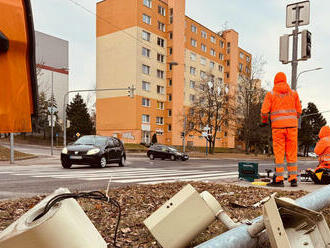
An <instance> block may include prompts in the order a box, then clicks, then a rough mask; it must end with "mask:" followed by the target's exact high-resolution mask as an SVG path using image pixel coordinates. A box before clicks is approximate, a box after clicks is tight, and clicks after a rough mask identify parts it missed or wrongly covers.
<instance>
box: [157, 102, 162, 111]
mask: <svg viewBox="0 0 330 248" xmlns="http://www.w3.org/2000/svg"><path fill="white" fill-rule="evenodd" d="M157 108H158V109H161V110H164V103H163V102H157Z"/></svg>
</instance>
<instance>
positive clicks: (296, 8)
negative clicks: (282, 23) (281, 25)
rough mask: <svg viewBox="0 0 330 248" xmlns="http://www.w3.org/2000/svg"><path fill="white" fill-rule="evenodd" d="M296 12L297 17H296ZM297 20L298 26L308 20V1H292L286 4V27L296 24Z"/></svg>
mask: <svg viewBox="0 0 330 248" xmlns="http://www.w3.org/2000/svg"><path fill="white" fill-rule="evenodd" d="M297 14H298V18H297ZM297 20H298V26H304V25H308V24H309V22H310V2H309V1H303V2H299V3H293V4H289V5H287V6H286V27H287V28H292V27H295V26H296V22H297Z"/></svg>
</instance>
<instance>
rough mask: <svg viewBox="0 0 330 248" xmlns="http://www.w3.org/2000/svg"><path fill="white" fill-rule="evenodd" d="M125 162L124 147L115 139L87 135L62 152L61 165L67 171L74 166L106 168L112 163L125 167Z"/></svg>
mask: <svg viewBox="0 0 330 248" xmlns="http://www.w3.org/2000/svg"><path fill="white" fill-rule="evenodd" d="M125 162H126V153H125V149H124V145H123V143H122V142H121V141H120V140H119V139H117V138H114V137H104V136H98V135H86V136H83V137H81V138H79V139H78V140H77V141H76V142H74V143H73V144H72V145H69V146H67V147H65V148H63V150H62V152H61V163H62V166H63V168H66V169H68V168H71V166H72V164H87V165H92V166H96V167H100V168H104V167H105V166H106V165H107V164H110V163H118V164H119V166H124V165H125Z"/></svg>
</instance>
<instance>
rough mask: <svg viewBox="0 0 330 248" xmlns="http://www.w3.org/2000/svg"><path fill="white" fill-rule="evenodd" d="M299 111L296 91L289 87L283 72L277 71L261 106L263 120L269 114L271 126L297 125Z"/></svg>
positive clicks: (299, 104)
mask: <svg viewBox="0 0 330 248" xmlns="http://www.w3.org/2000/svg"><path fill="white" fill-rule="evenodd" d="M301 112H302V111H301V103H300V100H299V96H298V93H297V92H296V91H294V90H291V89H290V87H289V85H288V83H287V81H286V76H285V74H284V73H283V72H279V73H277V74H276V76H275V80H274V88H273V90H272V91H271V92H268V93H267V95H266V97H265V100H264V103H263V105H262V108H261V115H262V119H263V122H265V121H266V120H267V119H268V116H269V114H270V119H271V123H272V128H288V127H298V118H299V117H300V115H301Z"/></svg>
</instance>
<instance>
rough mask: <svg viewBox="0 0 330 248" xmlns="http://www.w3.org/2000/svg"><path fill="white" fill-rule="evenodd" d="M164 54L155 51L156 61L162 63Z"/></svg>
mask: <svg viewBox="0 0 330 248" xmlns="http://www.w3.org/2000/svg"><path fill="white" fill-rule="evenodd" d="M164 58H165V56H164V55H163V54H160V53H157V60H158V62H161V63H164Z"/></svg>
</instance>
